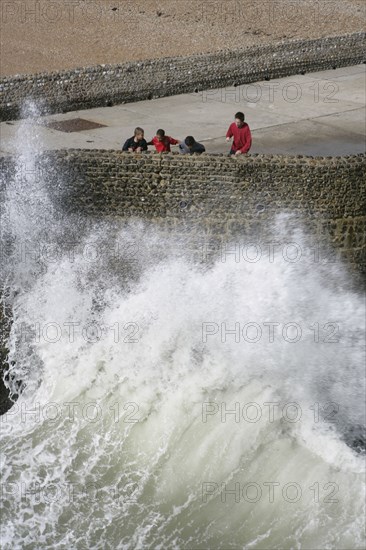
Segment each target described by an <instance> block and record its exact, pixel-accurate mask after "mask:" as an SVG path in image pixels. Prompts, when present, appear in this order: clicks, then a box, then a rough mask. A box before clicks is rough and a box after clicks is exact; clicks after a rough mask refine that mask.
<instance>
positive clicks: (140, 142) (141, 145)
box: [122, 127, 147, 153]
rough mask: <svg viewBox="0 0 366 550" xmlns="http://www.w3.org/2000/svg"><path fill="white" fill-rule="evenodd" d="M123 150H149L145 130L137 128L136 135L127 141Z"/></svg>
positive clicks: (132, 151)
mask: <svg viewBox="0 0 366 550" xmlns="http://www.w3.org/2000/svg"><path fill="white" fill-rule="evenodd" d="M122 151H130V152H131V153H141V152H142V151H147V143H146V139H144V130H143V129H142V128H139V127H137V128H135V132H134V136H133V137H131V138H129V139H127V140H126V141H125V144H124V146H123V147H122Z"/></svg>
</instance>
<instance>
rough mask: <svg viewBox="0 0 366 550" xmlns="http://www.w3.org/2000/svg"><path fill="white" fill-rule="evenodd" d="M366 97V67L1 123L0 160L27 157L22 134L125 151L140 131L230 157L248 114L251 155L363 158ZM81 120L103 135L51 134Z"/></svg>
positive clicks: (60, 145) (42, 144) (45, 145)
mask: <svg viewBox="0 0 366 550" xmlns="http://www.w3.org/2000/svg"><path fill="white" fill-rule="evenodd" d="M365 91H366V65H357V66H353V67H344V68H340V69H335V70H331V71H322V72H317V73H309V74H305V75H295V76H292V77H287V78H282V79H277V80H272V81H269V82H258V83H255V84H254V83H253V84H248V85H241V86H238V87H230V88H229V87H227V88H224V89H220V90H207V91H204V92H202V91H199V92H197V93H191V94H182V95H178V96H172V97H166V98H161V99H155V100H154V99H153V100H151V101H140V102H137V103H130V104H124V105H119V106H114V107H103V108H96V109H89V110H82V111H74V112H69V113H64V114H56V115H50V116H48V117H40V118H38V119H30V118H28V119H24V120H22V121H20V120H18V121H12V122H3V123H1V124H0V138H1V142H0V154H11V153H13V152H15V151H18V152H21V150H19V148H18V147H17V145H16V139H15V137H16V135H17V134H18V135H19V136H21V138H20V141H21V142H22V140H23V141H24V140H25V139H27V138H26V136H30V137H29V138H28V139H32V140H36V142H37V144H38V147H39V148H40V150H42V149H64V148H83V149H84V148H86V149H93V148H95V149H120V148H121V147H122V144H123V142H124V141H125V140H126V139H127V138H128V137H130V136H131V135H133V130H134V128H135V126H142V127H143V128H144V129H145V137H146V139H147V140H150V139H151V138H152V137H153V136H154V135H155V132H156V130H157V129H158V128H164V129H165V131H166V133H167V134H169V135H171V136H173V137H175V138H177V139H180V140H183V139H184V138H185V137H186V136H187V135H193V136H194V137H195V139H196V140H197V141H200V142H202V143H203V144H204V145H205V147H206V151H207V152H208V153H226V152H228V150H229V145H228V144H227V143H226V142H225V134H226V131H227V128H228V126H229V124H230V123H231V122H232V121H233V117H234V114H235V112H236V111H243V112H244V113H245V115H246V121H247V122H248V124H249V126H250V128H251V130H252V134H253V147H252V149H251V153H273V154H303V155H312V156H318V155H320V156H328V155H331V156H336V155H348V154H355V153H362V152H365V134H366V112H365V104H366V97H365ZM75 118H81V119H83V120H87V121H90V122H95V123H98V124H101V125H104V127H100V128H96V129H91V130H82V131H74V132H70V133H67V132H64V131H60V130H57V129H52V128H48V127H47V126H45V124H46V123H47V122H55V121H66V120H70V119H75ZM24 125H25V126H24ZM20 126H22V128H21V129H20V128H19V127H20ZM19 129H20V132H18V130H19ZM149 149H150V150H153V148H152V147H149ZM172 150H173V151H174V150H178V149H177V148H174V147H173V148H172Z"/></svg>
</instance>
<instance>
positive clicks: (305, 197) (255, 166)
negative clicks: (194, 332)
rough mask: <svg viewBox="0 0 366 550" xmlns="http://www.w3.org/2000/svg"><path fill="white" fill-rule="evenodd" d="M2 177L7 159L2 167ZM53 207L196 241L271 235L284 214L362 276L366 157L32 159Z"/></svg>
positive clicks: (64, 154) (101, 153)
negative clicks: (147, 225)
mask: <svg viewBox="0 0 366 550" xmlns="http://www.w3.org/2000/svg"><path fill="white" fill-rule="evenodd" d="M0 163H1V164H2V171H3V173H7V171H11V170H12V166H14V158H12V157H3V158H2V159H1V160H0ZM36 164H37V170H36V172H37V174H38V177H39V180H40V181H47V182H48V184H47V185H48V189H49V191H50V193H51V194H53V195H54V199H55V200H59V202H60V208H63V209H66V210H70V211H74V212H75V211H76V212H78V213H81V214H84V215H87V216H96V217H100V216H112V217H118V218H123V219H142V220H145V221H151V222H153V223H156V224H159V225H160V226H162V227H165V228H175V229H176V230H177V231H179V232H186V233H187V234H188V233H190V234H191V235H193V236H194V235H196V236H197V238H201V239H202V238H204V239H206V240H207V239H212V240H216V241H218V240H225V241H226V242H228V241H230V240H232V239H233V238H234V237H235V236H241V235H246V236H248V235H252V236H254V237H255V238H256V239H259V238H262V237H263V238H265V237H267V238H268V236H269V235H268V234H266V232H268V230H269V228H270V227H271V222H272V221H273V220H274V218H275V216H276V214H279V213H290V214H292V216H294V217H295V219H296V220H298V221H299V224H301V225H302V226H304V227H306V228H308V229H309V230H310V232H311V234H312V235H314V237H315V238H316V239H318V240H319V242H324V243H325V244H329V245H331V246H332V247H334V248H335V249H336V251H337V252H338V253H339V254H340V255H341V256H342V257H344V258H345V259H346V260H348V261H349V262H350V263H351V264H352V265H353V266H355V267H356V268H357V269H358V270H360V271H366V256H365V251H366V231H365V229H366V215H365V213H366V155H355V156H348V157H327V158H322V157H316V158H312V157H302V156H300V155H298V156H280V155H278V156H276V155H245V156H243V157H240V158H239V159H237V158H228V157H227V156H224V155H208V154H204V155H201V156H197V155H194V156H183V155H179V154H174V153H170V154H160V155H159V154H157V153H149V154H130V153H123V152H121V151H114V150H110V151H108V150H79V149H78V150H64V151H52V152H51V151H50V152H47V153H43V154H41V155H39V156H38V157H37V159H36Z"/></svg>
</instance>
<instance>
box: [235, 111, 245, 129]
mask: <svg viewBox="0 0 366 550" xmlns="http://www.w3.org/2000/svg"><path fill="white" fill-rule="evenodd" d="M244 120H245V116H244V113H242V112H240V111H239V112H238V113H236V114H235V124H236V125H237V127H238V128H241V127H242V126H243V124H244Z"/></svg>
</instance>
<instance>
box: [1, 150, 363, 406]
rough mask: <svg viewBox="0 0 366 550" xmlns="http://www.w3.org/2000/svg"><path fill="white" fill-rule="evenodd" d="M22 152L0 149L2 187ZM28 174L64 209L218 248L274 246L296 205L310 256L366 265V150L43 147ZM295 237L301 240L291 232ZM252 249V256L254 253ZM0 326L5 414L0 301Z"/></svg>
mask: <svg viewBox="0 0 366 550" xmlns="http://www.w3.org/2000/svg"><path fill="white" fill-rule="evenodd" d="M21 162H22V161H21V159H19V158H14V157H12V156H4V157H0V173H1V174H2V176H3V177H2V180H1V183H0V195H2V194H3V191H4V187H5V186H6V185H11V182H12V179H13V177H14V175H15V172H17V177H21V174H22V171H21ZM25 176H26V174H25ZM30 177H31V178H33V184H34V183H35V184H36V185H37V183H38V184H39V185H42V186H45V188H46V189H47V192H48V193H49V194H50V196H51V197H52V198H53V200H54V202H55V205H56V207H57V208H58V210H59V211H60V212H61V211H65V213H67V212H70V213H77V215H78V217H80V216H85V217H95V218H97V219H101V218H105V217H108V219H112V220H118V221H119V222H122V223H123V222H125V221H135V220H138V221H140V220H144V222H150V223H151V224H156V225H157V226H158V227H159V230H161V229H163V230H166V232H167V233H168V234H171V235H173V236H174V238H176V237H177V236H178V237H179V238H181V242H182V243H185V242H189V244H190V246H192V245H193V248H194V247H195V246H196V250H197V251H199V250H200V247H201V246H202V244H205V245H208V247H209V248H210V247H213V250H214V251H217V250H219V249H220V246H219V245H220V244H221V245H223V244H225V246H226V245H229V247H230V249H231V251H232V250H233V248H232V243H233V242H234V243H239V245H240V244H246V243H248V242H251V243H253V244H254V245H255V246H258V247H259V250H260V247H261V244H262V243H264V244H266V243H267V244H268V243H270V244H272V245H273V246H275V243H277V242H278V236H277V235H276V234H273V232H272V231H273V225H272V222H273V220H274V219H275V218H276V215H277V214H282V213H287V214H291V215H292V217H293V218H294V219H295V223H296V225H297V226H300V227H303V228H304V229H305V230H309V233H310V234H311V235H312V246H311V253H312V254H314V256H313V261H317V262H328V261H331V262H333V261H334V259H335V260H337V259H338V258H339V257H340V258H341V259H342V260H344V261H345V262H346V263H347V264H348V265H349V267H350V268H351V269H354V270H355V273H356V274H357V275H358V273H360V272H365V271H366V215H365V213H366V155H365V154H363V155H355V156H347V157H327V158H323V157H315V158H312V157H303V156H300V155H298V156H275V155H243V156H242V157H239V158H237V157H236V158H229V157H227V156H225V155H208V154H203V155H201V156H197V155H193V156H183V155H179V154H175V153H169V154H166V153H164V154H157V153H147V154H131V153H123V152H122V151H114V150H76V149H75V150H62V151H48V152H44V153H42V154H39V155H37V156H36V157H35V166H34V169H33V170H32V173H31V174H30ZM34 178H35V180H34ZM284 234H285V235H286V232H285V233H284ZM288 238H289V240H290V241H291V242H293V241H294V238H293V235H290V234H289V236H288ZM278 244H279V245H281V244H282V245H283V244H284V243H281V242H280V243H278ZM215 247H217V248H215ZM221 248H222V247H221ZM211 250H212V248H211ZM324 250H326V251H327V254H326V255H325V256H323V252H324ZM294 252H295V255H294ZM328 252H331V254H328ZM333 252H334V255H333ZM215 253H216V252H215ZM255 254H256V253H254V256H253V252H251V253H250V254H249V255H248V258H247V261H256V258H255ZM299 254H300V256H301V255H302V254H304V251H303V250H301V248H300V250H297V251H296V246H295V248H294V246H293V245H292V249H291V252H290V254H289V256H288V260H289V261H290V262H292V261H297V259H299ZM201 257H202V256H201ZM0 305H1V297H0ZM0 328H1V331H2V334H3V338H2V339H1V340H0V414H2V413H4V412H6V411H7V410H8V409H9V408H10V407H11V406H12V401H11V400H10V399H9V397H8V391H7V389H6V388H5V386H4V383H3V376H4V374H5V373H6V370H7V368H8V367H7V362H6V356H7V350H6V347H5V339H6V338H5V336H6V334H7V333H8V330H9V324H8V322H7V323H5V317H4V316H3V317H1V311H0Z"/></svg>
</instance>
